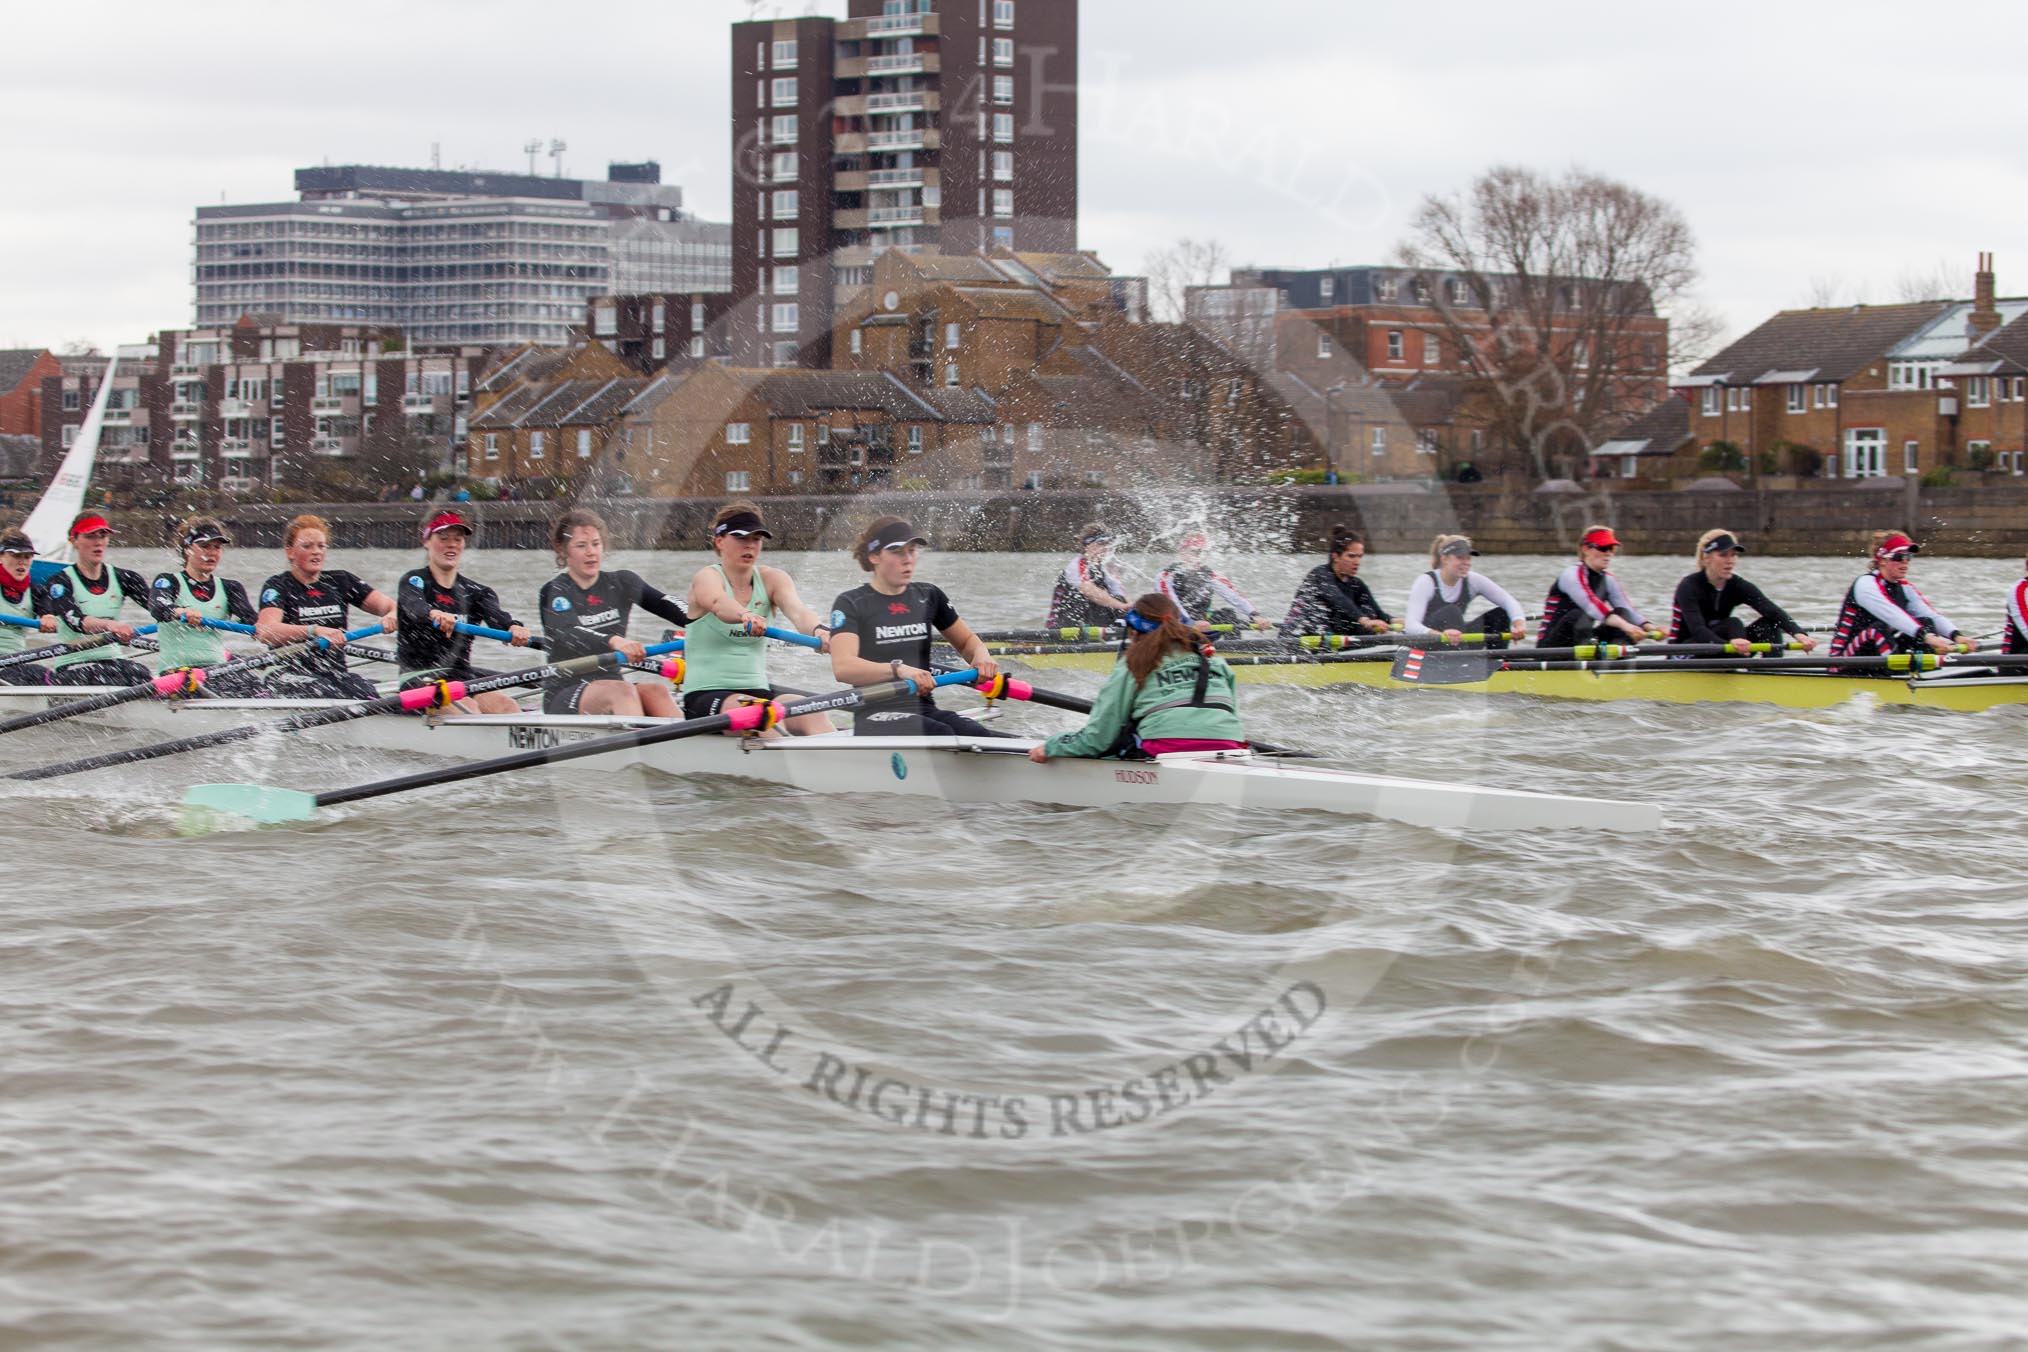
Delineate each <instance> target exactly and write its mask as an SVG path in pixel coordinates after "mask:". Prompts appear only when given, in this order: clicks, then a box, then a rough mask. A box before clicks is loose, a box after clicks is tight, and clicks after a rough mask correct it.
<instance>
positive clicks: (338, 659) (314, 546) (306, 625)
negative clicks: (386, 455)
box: [254, 516, 395, 699]
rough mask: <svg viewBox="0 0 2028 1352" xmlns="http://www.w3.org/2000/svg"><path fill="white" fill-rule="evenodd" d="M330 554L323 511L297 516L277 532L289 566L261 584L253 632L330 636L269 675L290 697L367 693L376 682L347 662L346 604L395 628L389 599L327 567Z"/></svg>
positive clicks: (275, 640) (267, 639)
mask: <svg viewBox="0 0 2028 1352" xmlns="http://www.w3.org/2000/svg"><path fill="white" fill-rule="evenodd" d="M330 552H331V527H330V526H328V525H326V524H325V522H324V518H322V517H320V516H299V517H296V518H294V519H292V520H291V521H290V522H289V524H288V526H287V527H286V528H285V529H284V530H283V531H282V557H283V558H285V559H287V560H288V563H289V566H288V568H287V570H285V571H283V572H279V573H276V574H275V575H274V576H273V577H271V578H269V579H268V580H267V581H266V582H263V583H261V598H260V613H259V614H258V615H257V616H256V617H255V619H254V636H255V637H256V638H258V639H259V640H260V641H261V642H263V643H265V644H267V645H268V646H270V647H280V646H282V645H283V644H286V643H301V642H302V641H303V640H305V639H311V638H324V639H329V640H330V646H329V647H327V648H318V649H314V650H312V651H310V652H307V653H304V654H303V655H302V656H301V657H297V658H292V659H290V661H289V664H288V665H287V666H285V667H283V668H282V669H281V670H280V671H278V672H276V673H274V674H273V675H271V676H270V677H269V678H268V688H269V689H271V690H273V691H274V692H275V693H276V694H277V695H284V696H287V697H289V698H291V699H372V698H373V697H374V696H375V695H377V694H378V693H379V692H378V691H377V690H375V689H374V688H373V682H371V681H369V680H367V679H366V678H365V677H363V676H359V675H356V674H354V673H353V672H351V671H350V670H348V669H347V668H346V665H345V634H346V631H347V630H348V629H349V628H350V627H351V626H350V624H349V623H348V619H349V617H350V615H351V613H352V612H351V608H352V607H353V606H358V607H359V608H360V609H361V610H363V611H365V612H366V613H367V614H369V615H378V616H379V617H380V627H381V631H382V632H383V633H390V634H391V633H393V632H394V628H395V613H394V598H393V597H392V596H389V595H388V594H387V593H385V592H382V591H376V590H375V589H374V588H372V587H369V586H368V585H367V584H366V583H365V582H364V581H362V580H361V579H360V578H359V577H358V576H356V575H355V574H352V573H348V572H346V571H345V570H344V569H342V568H328V569H327V568H326V567H325V566H324V562H325V560H326V559H327V558H328V557H329V555H330Z"/></svg>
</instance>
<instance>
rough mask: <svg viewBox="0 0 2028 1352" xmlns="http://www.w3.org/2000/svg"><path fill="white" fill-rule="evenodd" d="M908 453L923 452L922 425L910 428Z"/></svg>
mask: <svg viewBox="0 0 2028 1352" xmlns="http://www.w3.org/2000/svg"><path fill="white" fill-rule="evenodd" d="M908 453H909V454H910V455H921V454H922V429H921V428H920V427H911V428H909V429H908Z"/></svg>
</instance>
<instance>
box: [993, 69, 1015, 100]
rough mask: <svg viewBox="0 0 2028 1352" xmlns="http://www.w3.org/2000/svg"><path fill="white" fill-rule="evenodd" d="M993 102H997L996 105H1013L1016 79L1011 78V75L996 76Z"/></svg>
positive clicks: (994, 78)
mask: <svg viewBox="0 0 2028 1352" xmlns="http://www.w3.org/2000/svg"><path fill="white" fill-rule="evenodd" d="M993 102H995V103H1012V102H1014V77H1013V76H1011V75H995V76H994V77H993Z"/></svg>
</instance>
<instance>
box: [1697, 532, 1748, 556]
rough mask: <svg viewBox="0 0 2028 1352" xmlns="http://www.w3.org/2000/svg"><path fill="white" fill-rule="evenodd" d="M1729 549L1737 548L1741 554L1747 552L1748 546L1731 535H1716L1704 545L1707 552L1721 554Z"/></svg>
mask: <svg viewBox="0 0 2028 1352" xmlns="http://www.w3.org/2000/svg"><path fill="white" fill-rule="evenodd" d="M1728 549H1730V550H1735V551H1737V552H1738V553H1741V554H1744V553H1746V546H1745V545H1743V544H1741V543H1740V542H1739V541H1738V540H1736V539H1734V538H1733V537H1732V536H1730V535H1714V536H1712V537H1711V539H1710V540H1708V541H1706V542H1705V545H1704V552H1705V553H1706V554H1719V553H1723V552H1724V551H1726V550H1728Z"/></svg>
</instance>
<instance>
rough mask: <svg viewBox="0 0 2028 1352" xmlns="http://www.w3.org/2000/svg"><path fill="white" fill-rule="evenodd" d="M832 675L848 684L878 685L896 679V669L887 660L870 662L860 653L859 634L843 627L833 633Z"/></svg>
mask: <svg viewBox="0 0 2028 1352" xmlns="http://www.w3.org/2000/svg"><path fill="white" fill-rule="evenodd" d="M831 675H832V677H833V678H834V679H837V680H840V681H843V682H844V683H845V684H847V685H878V684H880V682H882V681H891V680H893V679H894V670H893V668H891V667H889V666H888V665H887V664H886V663H885V662H869V661H867V660H866V659H865V658H863V657H861V656H860V655H859V635H857V634H855V633H852V632H851V631H850V630H845V629H841V630H839V631H838V632H837V633H835V634H833V635H831Z"/></svg>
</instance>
